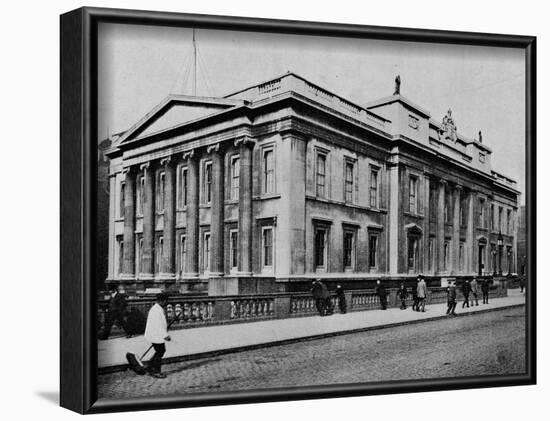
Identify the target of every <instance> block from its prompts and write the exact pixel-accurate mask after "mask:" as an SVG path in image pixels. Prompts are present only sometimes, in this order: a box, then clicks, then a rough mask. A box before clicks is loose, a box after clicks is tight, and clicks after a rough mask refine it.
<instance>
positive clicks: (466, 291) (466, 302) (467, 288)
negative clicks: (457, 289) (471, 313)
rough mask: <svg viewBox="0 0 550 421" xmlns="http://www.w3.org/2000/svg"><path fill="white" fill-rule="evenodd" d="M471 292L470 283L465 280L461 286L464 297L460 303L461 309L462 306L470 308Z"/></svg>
mask: <svg viewBox="0 0 550 421" xmlns="http://www.w3.org/2000/svg"><path fill="white" fill-rule="evenodd" d="M471 291H472V287H471V286H470V281H468V280H465V281H464V283H463V284H462V295H463V296H464V302H463V303H462V308H464V306H466V307H468V308H470V292H471Z"/></svg>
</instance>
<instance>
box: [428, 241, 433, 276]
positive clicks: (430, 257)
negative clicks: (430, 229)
mask: <svg viewBox="0 0 550 421" xmlns="http://www.w3.org/2000/svg"><path fill="white" fill-rule="evenodd" d="M433 268H434V240H433V239H432V238H430V239H429V240H428V270H433Z"/></svg>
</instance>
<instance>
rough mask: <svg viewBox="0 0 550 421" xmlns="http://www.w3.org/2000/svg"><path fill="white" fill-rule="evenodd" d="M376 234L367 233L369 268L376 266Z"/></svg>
mask: <svg viewBox="0 0 550 421" xmlns="http://www.w3.org/2000/svg"><path fill="white" fill-rule="evenodd" d="M377 258H378V235H376V234H369V268H371V269H374V268H376V267H377V266H378V260H377Z"/></svg>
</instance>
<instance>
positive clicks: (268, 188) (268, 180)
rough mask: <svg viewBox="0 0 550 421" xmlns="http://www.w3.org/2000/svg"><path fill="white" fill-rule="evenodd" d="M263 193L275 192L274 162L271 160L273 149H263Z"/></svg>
mask: <svg viewBox="0 0 550 421" xmlns="http://www.w3.org/2000/svg"><path fill="white" fill-rule="evenodd" d="M263 170H264V174H263V176H264V193H275V163H274V160H273V149H266V150H264V156H263Z"/></svg>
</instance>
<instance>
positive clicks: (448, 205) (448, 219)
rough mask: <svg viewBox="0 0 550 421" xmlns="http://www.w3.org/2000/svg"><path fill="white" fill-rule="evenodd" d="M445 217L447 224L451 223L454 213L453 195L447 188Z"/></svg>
mask: <svg viewBox="0 0 550 421" xmlns="http://www.w3.org/2000/svg"><path fill="white" fill-rule="evenodd" d="M443 219H444V220H445V223H446V224H450V223H451V222H452V220H451V219H452V214H451V195H450V194H449V192H448V191H447V189H445V203H444V209H443Z"/></svg>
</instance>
